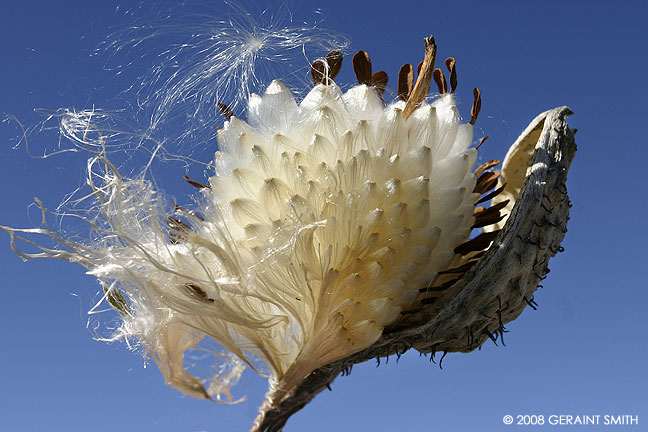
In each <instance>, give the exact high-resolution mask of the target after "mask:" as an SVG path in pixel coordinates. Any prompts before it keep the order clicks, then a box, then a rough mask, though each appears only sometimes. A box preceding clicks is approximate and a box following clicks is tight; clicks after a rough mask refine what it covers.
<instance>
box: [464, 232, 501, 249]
mask: <svg viewBox="0 0 648 432" xmlns="http://www.w3.org/2000/svg"><path fill="white" fill-rule="evenodd" d="M499 232H500V230H496V231H490V232H486V233H481V234H479V235H478V236H477V237H475V238H474V239H471V240H468V241H467V242H464V243H462V244H460V245H459V246H457V247H456V248H455V249H454V253H456V254H459V255H466V254H468V253H470V252H477V251H481V250H484V249H486V248H487V247H488V246H489V245H490V244H491V242H492V241H493V240H495V237H497V234H498V233H499Z"/></svg>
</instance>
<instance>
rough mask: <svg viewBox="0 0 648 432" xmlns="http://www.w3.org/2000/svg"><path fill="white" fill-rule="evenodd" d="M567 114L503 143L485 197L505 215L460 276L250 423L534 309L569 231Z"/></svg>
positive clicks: (482, 335)
mask: <svg viewBox="0 0 648 432" xmlns="http://www.w3.org/2000/svg"><path fill="white" fill-rule="evenodd" d="M570 114H572V112H571V110H570V109H569V108H567V107H559V108H555V109H552V110H549V111H546V112H544V113H542V114H540V115H538V116H537V117H536V118H535V119H534V120H533V121H532V122H531V123H530V124H529V126H528V127H527V128H526V129H525V130H524V132H523V133H522V135H520V137H519V138H518V139H517V140H516V141H515V143H514V144H513V145H512V146H511V148H510V149H509V151H508V153H507V155H506V158H505V160H504V162H503V165H502V173H501V176H500V178H499V180H498V185H497V187H496V188H495V189H496V190H499V189H501V191H500V193H499V194H496V196H494V197H493V198H492V203H491V208H492V207H495V206H498V208H499V209H500V210H499V211H500V212H501V213H502V214H503V215H505V216H503V217H502V218H501V220H500V221H499V222H496V223H494V224H490V225H489V226H486V227H485V228H484V233H483V235H484V237H483V238H484V239H486V241H487V248H486V250H485V252H480V253H476V252H477V251H476V249H477V248H475V250H470V248H468V249H469V250H468V251H467V252H466V253H467V254H473V255H474V256H475V257H477V256H478V259H474V260H473V261H475V262H474V264H473V265H472V266H471V267H470V269H469V270H468V271H467V272H466V273H464V274H463V276H461V277H460V278H458V279H457V280H456V281H454V282H453V281H452V280H451V281H450V282H449V286H447V287H445V289H444V290H443V293H442V294H441V295H440V296H439V297H437V298H436V299H435V301H434V302H433V303H431V304H429V305H428V306H427V307H425V308H423V309H422V310H419V311H416V312H415V313H411V314H407V315H403V317H402V319H401V320H399V321H397V322H396V323H394V324H393V325H391V326H390V327H388V328H386V329H385V330H384V332H383V335H382V337H381V338H380V340H378V341H377V342H376V343H375V344H373V345H372V346H370V347H368V348H366V349H364V350H362V351H360V352H357V353H355V354H353V355H350V356H348V357H346V358H344V359H341V360H338V361H335V362H333V363H330V364H328V365H326V366H324V367H321V368H319V369H317V370H315V371H314V372H312V373H311V374H310V375H308V376H307V377H306V379H304V380H303V381H302V382H301V383H300V384H299V385H298V386H296V387H295V388H294V389H293V390H292V391H291V392H290V393H289V394H288V395H287V396H286V397H284V398H283V399H282V401H281V402H280V403H279V404H275V405H270V404H266V405H265V406H262V409H261V413H260V415H259V417H258V418H257V422H256V423H255V426H254V427H253V429H252V430H259V431H279V430H281V429H282V427H283V426H284V425H285V423H286V421H287V420H288V419H289V417H290V416H291V415H292V414H294V413H295V412H297V411H299V410H300V409H301V408H303V407H304V406H305V405H306V404H307V403H308V402H310V401H311V400H312V399H313V398H314V397H315V396H316V395H317V394H318V393H319V392H320V391H322V390H323V389H325V388H327V387H329V386H330V384H331V383H332V382H333V381H334V380H335V378H336V377H337V376H338V375H340V374H344V373H345V372H346V373H348V371H349V370H350V368H351V367H352V366H353V365H354V364H357V363H362V362H365V361H367V360H370V359H375V358H378V359H379V358H380V357H388V356H391V355H399V356H400V355H401V354H403V353H404V352H406V351H408V350H410V349H415V350H417V351H419V352H421V353H430V354H431V355H434V354H435V353H442V354H443V355H445V354H446V353H448V352H471V351H473V350H475V349H477V348H479V347H480V346H481V345H482V344H483V343H484V342H485V341H486V340H487V339H492V340H493V341H497V339H498V338H501V337H502V336H503V334H504V326H505V325H506V324H507V323H508V322H510V321H513V320H514V319H516V318H517V317H518V316H519V315H520V314H521V313H522V311H523V310H524V308H526V307H527V306H530V307H532V308H534V309H535V302H534V298H533V293H534V291H535V290H536V289H537V287H538V284H539V283H540V281H541V280H543V279H544V278H545V277H546V275H547V274H548V273H549V267H548V264H549V260H550V258H552V257H553V256H554V255H556V254H557V253H558V252H560V251H561V250H562V248H561V246H560V244H561V242H562V240H563V238H564V236H565V233H566V232H567V228H566V226H567V221H568V219H569V208H570V201H569V198H568V195H567V187H566V181H567V172H568V170H569V166H570V164H571V161H572V159H573V157H574V154H575V151H576V143H575V140H574V132H575V131H574V130H572V129H570V128H569V126H568V124H567V117H568V116H569V115H570ZM507 200H508V202H507ZM491 240H492V242H491ZM488 243H490V246H488Z"/></svg>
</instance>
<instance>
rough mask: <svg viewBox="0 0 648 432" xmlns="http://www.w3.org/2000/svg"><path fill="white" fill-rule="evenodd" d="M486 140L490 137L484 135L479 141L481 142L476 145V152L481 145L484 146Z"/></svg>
mask: <svg viewBox="0 0 648 432" xmlns="http://www.w3.org/2000/svg"><path fill="white" fill-rule="evenodd" d="M488 138H490V137H489V136H488V135H486V136H485V137H484V138H482V139H481V141H479V144H477V150H479V147H481V146H482V144H484V143H485V142H486V140H487V139H488Z"/></svg>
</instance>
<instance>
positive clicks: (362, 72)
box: [353, 51, 372, 85]
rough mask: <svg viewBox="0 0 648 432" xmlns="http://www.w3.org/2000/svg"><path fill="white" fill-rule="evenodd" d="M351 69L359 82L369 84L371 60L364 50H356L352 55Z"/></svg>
mask: <svg viewBox="0 0 648 432" xmlns="http://www.w3.org/2000/svg"><path fill="white" fill-rule="evenodd" d="M353 71H354V72H355V74H356V78H358V83H359V84H366V85H371V76H372V73H371V60H370V59H369V54H367V52H366V51H358V52H357V53H355V55H354V56H353Z"/></svg>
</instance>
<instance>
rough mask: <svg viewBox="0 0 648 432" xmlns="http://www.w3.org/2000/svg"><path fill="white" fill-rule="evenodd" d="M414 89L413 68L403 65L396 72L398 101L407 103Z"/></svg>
mask: <svg viewBox="0 0 648 432" xmlns="http://www.w3.org/2000/svg"><path fill="white" fill-rule="evenodd" d="M413 88H414V67H413V66H412V65H411V64H404V65H403V66H401V68H400V71H398V99H400V100H402V101H403V102H407V100H408V99H409V97H410V94H412V89H413Z"/></svg>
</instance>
